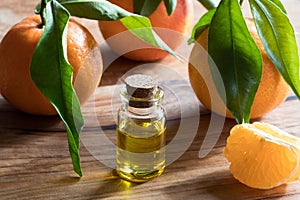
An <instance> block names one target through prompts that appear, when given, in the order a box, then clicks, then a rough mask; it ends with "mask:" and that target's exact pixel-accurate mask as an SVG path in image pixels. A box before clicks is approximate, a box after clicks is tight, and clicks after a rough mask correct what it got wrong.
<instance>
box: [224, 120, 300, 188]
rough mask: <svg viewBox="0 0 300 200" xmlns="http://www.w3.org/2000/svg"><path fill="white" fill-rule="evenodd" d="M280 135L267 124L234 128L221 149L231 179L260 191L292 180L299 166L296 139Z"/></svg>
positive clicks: (297, 173)
mask: <svg viewBox="0 0 300 200" xmlns="http://www.w3.org/2000/svg"><path fill="white" fill-rule="evenodd" d="M283 133H284V132H283V131H281V130H280V131H278V129H277V128H274V126H271V125H269V124H266V123H254V124H241V125H236V126H234V127H233V128H232V129H231V131H230V136H229V137H228V139H227V145H226V147H225V149H224V154H225V156H226V158H227V160H228V161H229V162H230V163H231V164H230V171H231V173H232V174H233V176H234V177H235V178H236V179H237V180H239V181H240V182H242V183H244V184H245V185H247V186H249V187H253V188H260V189H269V188H273V187H276V186H279V185H281V184H285V183H287V182H289V181H292V180H295V179H296V178H297V177H298V176H299V166H300V165H299V164H300V162H299V161H300V160H299V159H300V150H299V147H298V146H297V143H298V142H299V139H298V138H296V137H293V136H290V135H289V134H287V133H284V134H283ZM282 135H283V136H282ZM292 139H295V140H296V141H297V142H296V141H294V140H292Z"/></svg>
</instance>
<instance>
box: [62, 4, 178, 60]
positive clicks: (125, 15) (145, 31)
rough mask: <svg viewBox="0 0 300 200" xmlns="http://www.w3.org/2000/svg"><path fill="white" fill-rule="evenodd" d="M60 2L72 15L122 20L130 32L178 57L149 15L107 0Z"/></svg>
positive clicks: (95, 18)
mask: <svg viewBox="0 0 300 200" xmlns="http://www.w3.org/2000/svg"><path fill="white" fill-rule="evenodd" d="M60 2H61V4H62V5H63V6H64V7H65V8H67V9H68V11H69V12H70V13H71V15H72V16H76V17H83V18H87V19H94V20H120V21H121V22H122V23H123V25H124V26H125V27H126V28H127V29H128V30H129V31H130V32H132V33H133V34H134V35H136V36H137V37H139V38H140V39H142V40H144V41H145V42H147V43H149V44H151V45H153V46H155V47H158V48H161V49H163V50H165V51H166V52H168V53H169V54H171V55H173V56H175V57H177V56H176V54H175V53H174V52H173V51H172V50H171V49H170V48H169V47H168V45H166V44H165V43H164V42H163V41H162V40H161V39H160V37H159V36H158V35H157V34H156V33H155V32H154V31H153V29H152V26H151V22H150V20H149V19H148V18H147V17H144V16H141V15H137V14H133V13H130V12H128V11H126V10H124V9H122V8H120V7H118V6H116V5H114V4H112V3H110V2H109V1H106V0H71V1H70V0H63V1H60Z"/></svg>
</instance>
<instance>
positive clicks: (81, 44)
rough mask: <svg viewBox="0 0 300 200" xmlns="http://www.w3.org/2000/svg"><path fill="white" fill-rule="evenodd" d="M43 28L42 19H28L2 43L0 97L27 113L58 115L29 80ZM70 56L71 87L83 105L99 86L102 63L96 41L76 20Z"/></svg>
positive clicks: (69, 34)
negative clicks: (32, 61)
mask: <svg viewBox="0 0 300 200" xmlns="http://www.w3.org/2000/svg"><path fill="white" fill-rule="evenodd" d="M40 24H41V19H40V17H39V15H34V16H29V17H27V18H25V19H23V20H22V21H20V22H19V23H17V24H15V25H14V26H13V27H12V28H11V29H10V30H9V31H8V32H7V34H6V35H5V36H4V38H3V39H2V41H1V43H0V93H1V95H2V96H3V97H4V98H5V99H6V100H7V101H8V102H9V103H10V104H11V105H13V106H14V107H15V108H17V109H18V110H20V111H23V112H25V113H29V114H35V115H56V114H57V112H56V110H55V109H54V107H53V106H52V105H51V103H50V102H49V100H48V99H47V98H46V97H45V96H44V95H43V94H42V93H41V92H40V90H39V89H38V88H37V87H36V85H35V83H34V82H33V81H32V79H31V76H30V63H31V58H32V55H33V52H34V50H35V47H36V45H37V43H38V42H39V39H40V37H41V35H42V34H43V28H40V27H39V25H40ZM50 48H51V47H50ZM67 54H68V60H69V62H70V64H71V66H72V67H73V81H72V83H73V85H74V88H75V91H76V93H77V96H78V98H79V101H80V103H81V104H83V103H84V102H86V101H87V100H88V98H89V97H90V96H91V95H92V94H93V92H94V90H95V89H96V87H97V86H98V84H99V81H100V78H101V73H102V59H101V53H100V50H99V48H98V44H97V42H96V40H95V39H94V37H93V36H92V35H91V33H90V32H89V31H88V30H87V29H86V28H85V27H84V26H82V25H81V24H79V23H78V22H76V21H75V20H74V19H70V21H69V23H68V32H67ZM50 67H51V66H49V68H50Z"/></svg>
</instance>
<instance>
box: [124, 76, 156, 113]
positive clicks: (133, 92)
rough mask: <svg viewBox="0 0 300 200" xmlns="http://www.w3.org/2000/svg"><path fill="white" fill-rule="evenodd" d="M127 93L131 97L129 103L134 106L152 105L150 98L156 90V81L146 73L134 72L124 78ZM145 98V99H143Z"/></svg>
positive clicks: (144, 106) (145, 106) (146, 106)
mask: <svg viewBox="0 0 300 200" xmlns="http://www.w3.org/2000/svg"><path fill="white" fill-rule="evenodd" d="M125 84H126V90H127V93H128V94H129V95H130V96H131V97H133V98H132V99H130V101H129V105H130V106H133V107H136V108H148V107H151V106H152V105H153V103H152V102H151V101H150V98H151V97H153V96H154V93H155V92H156V91H157V85H158V82H157V81H156V80H155V79H154V78H152V77H151V76H148V75H143V74H134V75H131V76H128V77H127V78H126V79H125ZM145 99H146V100H145Z"/></svg>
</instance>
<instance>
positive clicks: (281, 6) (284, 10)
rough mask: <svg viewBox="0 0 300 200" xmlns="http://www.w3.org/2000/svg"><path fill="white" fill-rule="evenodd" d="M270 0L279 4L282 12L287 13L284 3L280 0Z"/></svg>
mask: <svg viewBox="0 0 300 200" xmlns="http://www.w3.org/2000/svg"><path fill="white" fill-rule="evenodd" d="M269 1H272V2H273V3H274V4H275V5H276V6H278V7H279V8H280V9H281V11H282V12H284V13H285V14H286V13H287V12H286V9H285V7H284V6H283V4H282V3H281V1H280V0H269Z"/></svg>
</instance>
